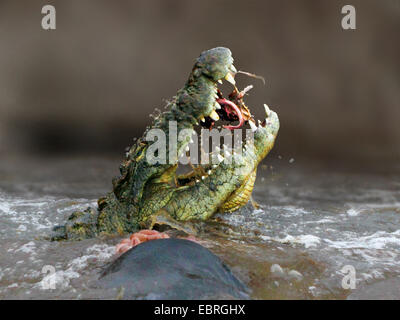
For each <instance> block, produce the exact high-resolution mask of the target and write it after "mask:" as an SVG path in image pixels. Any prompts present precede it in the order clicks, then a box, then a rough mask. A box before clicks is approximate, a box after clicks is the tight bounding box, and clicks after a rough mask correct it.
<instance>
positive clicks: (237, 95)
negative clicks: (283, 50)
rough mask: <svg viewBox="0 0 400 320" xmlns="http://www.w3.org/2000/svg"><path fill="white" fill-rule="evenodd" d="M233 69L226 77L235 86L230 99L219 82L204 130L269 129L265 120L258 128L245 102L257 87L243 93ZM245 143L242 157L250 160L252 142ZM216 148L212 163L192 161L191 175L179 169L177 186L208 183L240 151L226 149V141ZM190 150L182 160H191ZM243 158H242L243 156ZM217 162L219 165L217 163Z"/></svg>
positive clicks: (202, 120)
mask: <svg viewBox="0 0 400 320" xmlns="http://www.w3.org/2000/svg"><path fill="white" fill-rule="evenodd" d="M232 68H233V70H235V72H233V71H232V72H229V73H228V74H227V76H226V77H225V80H227V82H229V83H230V84H231V85H232V86H233V90H232V91H231V92H230V93H229V94H228V96H227V97H224V96H223V93H222V90H220V89H219V88H218V84H222V80H219V81H218V84H216V85H215V89H214V90H215V94H214V97H215V103H214V105H213V108H212V110H211V112H210V113H209V115H208V116H201V117H200V121H199V124H200V125H201V127H202V128H203V129H208V130H211V129H213V128H217V129H222V128H224V129H228V130H235V129H241V128H243V127H244V126H245V125H246V124H248V125H249V126H250V129H251V131H252V132H253V134H254V133H255V132H256V131H257V129H259V128H261V127H262V128H265V127H266V119H264V120H263V121H258V125H256V121H255V119H254V117H253V116H252V115H251V112H250V109H249V108H248V107H247V106H246V104H245V102H244V97H245V96H246V95H247V94H248V92H249V91H250V90H251V89H252V88H253V86H252V85H249V86H247V87H245V88H244V89H243V90H239V89H238V88H237V87H236V81H235V74H236V73H237V71H236V69H235V68H234V67H233V66H232ZM231 70H232V69H231ZM245 74H247V75H250V76H253V75H252V74H250V73H245ZM256 77H258V76H256ZM264 108H265V112H266V115H267V117H268V114H270V112H271V111H270V110H269V108H268V106H267V105H264ZM246 134H247V133H246ZM245 140H246V142H243V141H240V142H241V149H242V151H243V152H242V153H241V154H242V155H243V156H244V157H245V156H247V154H248V152H247V151H246V148H247V147H248V142H249V139H248V138H246V139H245ZM192 142H193V140H191V141H190V145H191V144H192ZM202 146H203V141H202V142H201V147H200V152H201V153H204V152H205V151H204V150H203V149H202ZM214 147H215V149H213V150H212V151H211V153H210V155H211V158H210V159H209V160H210V161H211V162H206V163H202V162H200V163H199V162H197V163H194V162H191V161H189V163H188V164H189V165H190V167H189V168H187V167H186V168H187V169H189V172H187V171H186V170H184V168H183V167H181V166H178V167H179V170H178V172H177V174H176V176H175V182H176V184H177V186H183V185H190V184H192V183H195V182H199V181H200V180H199V179H205V178H206V177H207V176H209V175H210V174H212V172H213V170H214V169H215V168H216V167H217V166H218V163H221V162H223V161H225V160H226V159H227V157H228V158H230V157H231V156H232V155H233V154H234V155H237V153H236V152H237V149H234V148H236V146H235V147H233V146H232V145H231V146H230V147H231V148H232V147H233V148H232V149H229V147H228V146H227V145H225V140H224V143H223V144H222V145H221V144H220V142H219V143H218V146H214ZM189 149H190V153H191V151H192V148H189V146H186V152H185V153H184V154H185V155H182V156H183V157H186V158H190V159H191V154H188V153H187V152H189ZM221 153H222V154H221ZM215 156H216V157H215ZM240 157H241V158H242V156H240ZM215 159H216V162H214V160H215ZM242 159H243V158H242ZM229 163H231V162H229ZM184 167H185V166H184ZM182 169H183V170H182ZM185 171H186V172H185ZM183 172H185V173H183Z"/></svg>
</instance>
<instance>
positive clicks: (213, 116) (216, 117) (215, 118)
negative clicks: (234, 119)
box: [209, 110, 219, 121]
mask: <svg viewBox="0 0 400 320" xmlns="http://www.w3.org/2000/svg"><path fill="white" fill-rule="evenodd" d="M209 117H210V118H211V119H213V120H215V121H217V120H219V116H218V114H217V113H216V112H215V111H214V110H213V111H212V112H211V113H210V116H209Z"/></svg>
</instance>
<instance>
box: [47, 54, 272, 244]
mask: <svg viewBox="0 0 400 320" xmlns="http://www.w3.org/2000/svg"><path fill="white" fill-rule="evenodd" d="M232 63H233V59H232V55H231V52H230V50H229V49H227V48H214V49H211V50H208V51H205V52H203V53H202V54H201V55H200V57H199V58H198V59H197V61H196V64H195V65H194V67H193V70H192V72H191V74H190V76H189V79H188V81H187V82H186V84H185V86H184V87H183V88H182V89H181V90H179V91H178V93H177V95H176V96H175V97H174V99H173V101H172V102H170V103H169V105H168V110H167V111H165V112H164V113H162V114H161V115H160V116H159V117H158V118H157V119H156V120H155V121H154V123H153V125H152V126H151V127H150V128H147V130H146V132H145V133H144V135H143V137H142V138H140V139H139V140H138V141H137V142H136V143H135V145H134V146H132V147H131V148H130V150H129V152H128V153H127V157H126V159H125V161H124V162H123V163H122V165H121V167H120V173H121V175H120V177H118V178H116V179H114V180H113V191H112V192H110V193H108V194H107V195H106V196H105V197H103V198H100V199H99V200H98V210H95V209H92V208H88V209H86V210H85V211H83V212H80V211H78V212H75V213H73V214H72V215H71V216H70V217H69V219H68V221H67V223H66V225H64V226H59V227H56V228H55V234H54V235H53V237H52V239H53V240H62V239H84V238H89V237H94V236H97V235H100V234H125V233H129V232H134V231H137V230H138V229H141V228H151V227H152V226H153V225H154V224H155V223H160V222H161V223H163V221H164V222H166V223H168V224H171V222H172V224H173V221H187V220H206V219H208V218H210V217H211V216H212V215H213V214H214V213H215V212H217V211H219V210H221V206H222V205H223V204H224V203H225V202H226V201H227V200H228V199H229V197H230V196H231V195H232V193H234V192H235V191H236V190H238V189H239V188H240V187H241V186H242V185H243V184H245V183H246V181H247V180H248V179H249V176H250V175H251V174H252V173H255V170H256V169H257V165H258V164H259V163H260V161H261V160H262V159H263V158H264V157H265V156H266V155H267V154H268V152H269V151H270V150H271V149H272V147H273V145H274V141H275V138H276V136H277V133H278V130H279V119H278V116H277V115H276V113H275V112H273V111H267V113H268V114H267V119H266V125H265V126H261V125H260V126H258V127H257V129H256V131H255V132H254V144H250V143H247V144H246V146H245V147H244V148H243V151H242V154H241V155H235V156H234V157H233V159H232V161H230V162H228V161H224V162H221V163H219V165H218V166H217V167H216V168H214V167H211V166H206V167H205V169H206V171H208V170H212V172H211V173H210V174H209V175H207V176H206V177H205V179H203V180H200V181H198V182H195V181H194V180H193V181H190V182H189V183H187V184H186V185H184V186H176V185H175V184H174V177H175V170H176V166H175V165H174V164H156V165H150V164H149V163H148V162H147V160H146V151H147V148H148V147H149V146H150V143H149V142H147V141H146V140H145V138H144V137H145V136H146V133H147V132H148V130H149V129H161V130H163V131H164V132H165V133H166V136H167V137H168V136H169V125H168V124H169V121H176V122H177V126H178V134H179V132H180V131H181V130H182V129H190V130H193V127H194V125H196V124H198V122H199V119H201V118H202V117H204V116H208V115H209V114H210V113H211V112H212V111H213V110H214V105H215V93H216V90H217V81H218V80H220V79H224V78H225V77H226V75H227V74H228V73H229V72H231V70H232V69H231V68H232ZM189 132H190V131H189ZM190 138H191V137H190V136H187V137H185V139H183V140H182V141H178V145H177V152H178V153H177V154H181V153H182V152H183V150H185V148H186V147H187V145H188V144H189V142H190ZM167 150H168V147H167ZM168 156H169V155H168V151H167V159H168Z"/></svg>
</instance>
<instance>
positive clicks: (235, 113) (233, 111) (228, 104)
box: [217, 99, 244, 130]
mask: <svg viewBox="0 0 400 320" xmlns="http://www.w3.org/2000/svg"><path fill="white" fill-rule="evenodd" d="M217 102H218V103H219V104H220V105H221V106H224V109H223V110H224V112H225V116H224V118H225V119H226V120H236V119H237V120H239V123H238V124H237V125H236V126H232V125H229V126H224V128H226V129H229V130H234V129H239V128H241V127H242V126H243V124H244V118H243V116H242V112H241V110H240V109H239V107H238V106H237V105H236V104H235V103H233V102H232V101H230V100H227V99H217Z"/></svg>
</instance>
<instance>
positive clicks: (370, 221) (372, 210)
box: [0, 157, 400, 299]
mask: <svg viewBox="0 0 400 320" xmlns="http://www.w3.org/2000/svg"><path fill="white" fill-rule="evenodd" d="M271 164H272V165H271ZM118 166H119V159H112V158H106V157H103V158H101V159H99V158H70V159H66V158H62V159H61V158H47V159H21V158H12V157H8V158H7V160H5V159H2V162H1V166H0V299H85V298H89V299H97V298H114V297H115V293H114V292H110V291H107V290H102V289H99V288H94V287H93V282H94V281H95V280H96V279H97V278H98V276H99V274H100V273H101V271H102V270H103V267H104V266H105V265H106V264H107V263H109V262H111V261H113V260H114V259H115V258H116V255H115V244H117V243H118V242H119V241H120V240H121V237H110V238H106V239H104V238H103V239H89V240H85V241H78V242H49V241H46V240H43V239H42V238H41V237H42V236H43V235H46V234H48V233H49V232H50V230H51V228H52V226H54V225H56V224H60V223H62V222H63V221H65V219H66V218H67V217H68V216H69V214H70V213H72V212H73V211H74V210H76V209H84V208H86V207H87V206H96V200H97V198H98V197H99V196H102V195H104V194H105V193H106V192H108V191H109V190H110V189H111V178H112V177H113V176H115V175H117V173H118V172H117V168H118ZM399 172H400V170H398V168H393V169H390V170H389V169H388V168H386V169H385V170H380V171H375V172H374V171H371V170H363V171H361V170H358V169H357V170H345V169H332V168H330V169H329V170H328V169H326V168H322V167H315V166H313V167H311V166H309V165H307V163H306V162H305V161H304V162H301V161H293V160H290V161H289V159H277V158H276V159H271V160H268V161H267V162H265V164H264V165H262V166H260V168H259V172H258V177H257V181H256V186H255V189H254V192H253V196H254V199H255V200H256V201H257V202H258V203H259V204H260V208H259V209H254V208H253V207H252V206H251V205H248V206H246V207H245V208H243V209H241V210H240V211H237V212H235V213H232V214H219V215H217V216H216V217H215V219H213V220H212V221H209V222H207V223H204V228H202V229H203V230H204V231H203V232H202V233H201V234H198V235H197V237H198V238H199V239H200V240H202V241H203V244H204V245H205V246H207V247H208V248H209V249H210V250H211V251H213V252H214V253H215V254H217V255H218V256H219V257H221V259H222V260H223V261H224V262H225V263H226V264H227V265H228V266H229V267H230V268H231V270H232V271H233V273H234V274H235V275H236V276H237V277H238V278H240V279H241V280H242V281H243V282H244V283H246V284H247V285H248V286H249V287H250V288H251V290H252V294H251V295H252V298H255V299H346V298H348V299H360V298H397V299H400V173H399ZM353 276H354V277H353ZM353 279H354V281H353Z"/></svg>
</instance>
